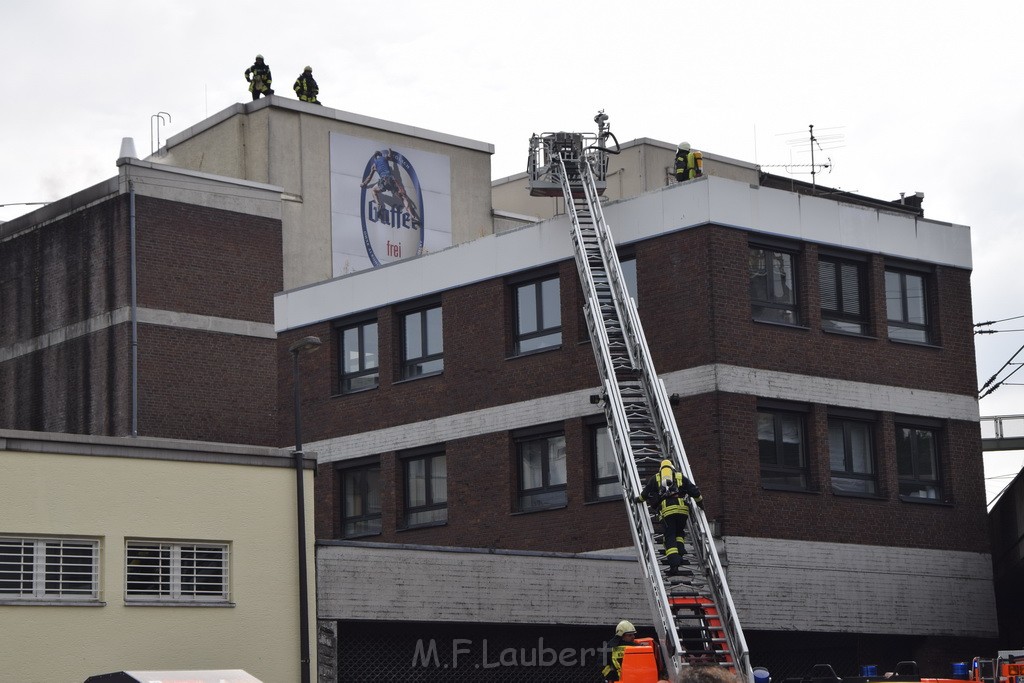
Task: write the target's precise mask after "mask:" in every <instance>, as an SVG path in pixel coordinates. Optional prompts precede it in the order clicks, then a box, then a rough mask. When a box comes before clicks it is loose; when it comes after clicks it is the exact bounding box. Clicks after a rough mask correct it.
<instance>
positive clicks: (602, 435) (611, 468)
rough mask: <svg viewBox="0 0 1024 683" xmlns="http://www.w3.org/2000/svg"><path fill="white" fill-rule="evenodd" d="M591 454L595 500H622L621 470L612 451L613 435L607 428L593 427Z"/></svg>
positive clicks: (592, 491)
mask: <svg viewBox="0 0 1024 683" xmlns="http://www.w3.org/2000/svg"><path fill="white" fill-rule="evenodd" d="M590 453H591V461H590V462H591V472H593V488H592V490H591V497H592V498H593V499H594V500H607V499H610V498H621V497H622V484H620V483H619V468H618V466H617V465H616V464H615V452H614V450H613V449H612V439H611V433H610V432H609V430H608V427H607V426H605V425H595V426H593V427H591V429H590Z"/></svg>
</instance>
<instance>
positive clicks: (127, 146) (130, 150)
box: [117, 138, 139, 159]
mask: <svg viewBox="0 0 1024 683" xmlns="http://www.w3.org/2000/svg"><path fill="white" fill-rule="evenodd" d="M125 157H130V158H132V159H138V158H139V155H138V154H136V153H135V140H134V139H133V138H121V151H120V153H119V154H118V155H117V158H118V159H124V158H125Z"/></svg>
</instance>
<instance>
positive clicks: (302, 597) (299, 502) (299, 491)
mask: <svg viewBox="0 0 1024 683" xmlns="http://www.w3.org/2000/svg"><path fill="white" fill-rule="evenodd" d="M321 343H322V342H321V341H320V338H319V337H303V338H302V339H300V340H299V341H297V342H295V343H294V344H292V345H291V346H289V347H288V351H289V352H290V353H291V354H292V395H293V397H294V399H295V452H294V454H293V455H294V457H295V505H296V510H297V514H298V537H299V666H300V669H301V671H302V683H310V680H309V671H310V666H309V597H308V592H309V587H308V585H307V582H306V494H305V488H304V486H303V474H302V460H303V457H304V456H303V453H302V410H301V402H300V400H299V354H301V353H303V352H305V351H315V350H316V349H317V348H319V347H320V344H321Z"/></svg>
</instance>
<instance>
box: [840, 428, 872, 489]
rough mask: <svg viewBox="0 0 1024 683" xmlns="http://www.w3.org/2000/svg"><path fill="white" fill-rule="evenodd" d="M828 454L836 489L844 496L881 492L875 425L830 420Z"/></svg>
mask: <svg viewBox="0 0 1024 683" xmlns="http://www.w3.org/2000/svg"><path fill="white" fill-rule="evenodd" d="M828 453H829V460H830V462H831V463H832V490H833V491H836V492H840V493H861V494H865V495H876V494H877V493H878V474H877V472H876V469H875V449H874V426H873V425H872V424H871V423H870V422H864V421H860V420H848V419H843V418H838V417H834V418H829V421H828Z"/></svg>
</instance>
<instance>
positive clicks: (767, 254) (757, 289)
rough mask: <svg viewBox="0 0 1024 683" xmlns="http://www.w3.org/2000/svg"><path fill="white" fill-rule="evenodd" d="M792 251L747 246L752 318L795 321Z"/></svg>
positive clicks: (796, 320) (771, 320) (794, 277)
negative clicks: (748, 250) (748, 248)
mask: <svg viewBox="0 0 1024 683" xmlns="http://www.w3.org/2000/svg"><path fill="white" fill-rule="evenodd" d="M795 260H796V259H795V258H794V254H793V253H790V252H788V251H780V250H778V249H774V248H768V247H760V246H753V245H752V246H751V247H750V263H749V269H750V301H751V305H752V307H753V314H754V320H761V321H764V322H774V323H786V324H789V325H797V324H799V322H800V315H799V313H798V312H797V297H796V268H795V265H794V262H795Z"/></svg>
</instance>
